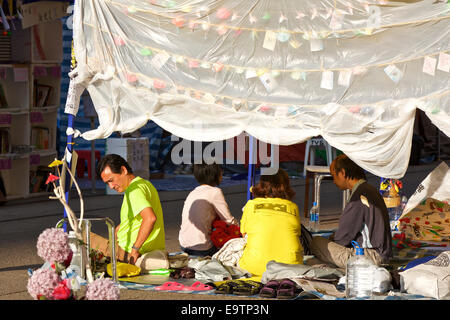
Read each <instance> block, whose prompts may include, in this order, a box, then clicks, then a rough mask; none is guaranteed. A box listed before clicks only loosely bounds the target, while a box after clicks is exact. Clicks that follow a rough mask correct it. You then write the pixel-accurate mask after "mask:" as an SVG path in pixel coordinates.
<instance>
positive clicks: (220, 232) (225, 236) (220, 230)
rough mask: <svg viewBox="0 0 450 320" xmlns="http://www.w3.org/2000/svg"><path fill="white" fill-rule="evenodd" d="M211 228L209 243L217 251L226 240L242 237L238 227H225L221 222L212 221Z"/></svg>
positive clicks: (223, 222) (224, 223)
mask: <svg viewBox="0 0 450 320" xmlns="http://www.w3.org/2000/svg"><path fill="white" fill-rule="evenodd" d="M212 228H213V229H212V232H211V241H212V242H213V244H214V246H215V247H216V248H217V249H220V248H222V247H223V245H224V244H225V243H226V242H227V241H228V240H231V239H234V238H241V237H242V234H241V232H240V229H239V226H236V225H227V224H226V222H225V221H223V220H214V221H213V224H212Z"/></svg>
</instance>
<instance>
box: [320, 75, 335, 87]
mask: <svg viewBox="0 0 450 320" xmlns="http://www.w3.org/2000/svg"><path fill="white" fill-rule="evenodd" d="M333 76H334V74H333V71H324V72H322V81H321V82H320V87H321V88H323V89H327V90H333Z"/></svg>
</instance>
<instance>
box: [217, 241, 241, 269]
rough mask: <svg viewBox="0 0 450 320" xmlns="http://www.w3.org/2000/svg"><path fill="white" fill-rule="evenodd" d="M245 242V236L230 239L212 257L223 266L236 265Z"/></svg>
mask: <svg viewBox="0 0 450 320" xmlns="http://www.w3.org/2000/svg"><path fill="white" fill-rule="evenodd" d="M246 243H247V237H245V238H234V239H231V240H229V241H227V242H226V243H225V244H224V245H223V247H222V248H220V250H219V251H217V252H216V253H215V254H214V255H213V256H212V257H213V258H214V259H217V260H218V261H220V262H221V263H222V264H223V265H224V266H230V267H238V263H239V259H241V256H242V253H243V252H244V248H245V244H246Z"/></svg>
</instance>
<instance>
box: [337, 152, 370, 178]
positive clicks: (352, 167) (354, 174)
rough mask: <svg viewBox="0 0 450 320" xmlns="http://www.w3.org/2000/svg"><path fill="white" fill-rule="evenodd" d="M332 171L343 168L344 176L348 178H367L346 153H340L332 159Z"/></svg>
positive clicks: (338, 170)
mask: <svg viewBox="0 0 450 320" xmlns="http://www.w3.org/2000/svg"><path fill="white" fill-rule="evenodd" d="M333 165H334V171H335V172H336V173H338V172H340V171H341V170H342V169H344V170H345V177H346V178H348V179H358V180H359V179H365V180H366V179H367V178H366V173H365V172H364V170H363V169H362V168H361V167H360V166H358V165H357V164H356V163H354V162H353V161H352V159H350V158H349V157H348V156H347V155H345V154H341V155H339V156H337V157H336V158H335V159H334V160H333Z"/></svg>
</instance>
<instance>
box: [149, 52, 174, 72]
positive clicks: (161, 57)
mask: <svg viewBox="0 0 450 320" xmlns="http://www.w3.org/2000/svg"><path fill="white" fill-rule="evenodd" d="M169 58H170V56H169V55H168V54H167V53H165V52H161V53H158V54H157V55H155V56H154V57H153V59H152V65H153V66H154V67H155V68H156V69H161V68H162V66H163V65H164V64H166V62H167V60H169Z"/></svg>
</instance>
